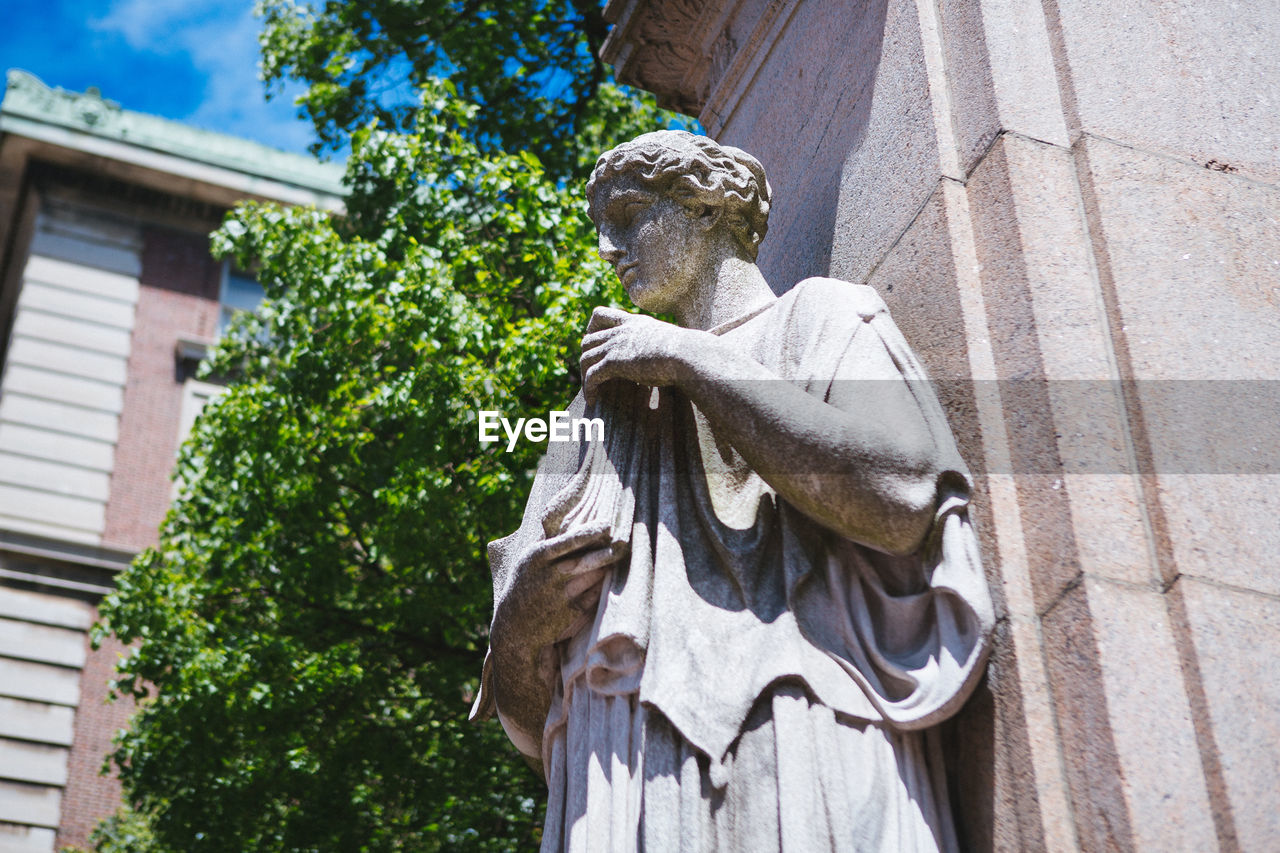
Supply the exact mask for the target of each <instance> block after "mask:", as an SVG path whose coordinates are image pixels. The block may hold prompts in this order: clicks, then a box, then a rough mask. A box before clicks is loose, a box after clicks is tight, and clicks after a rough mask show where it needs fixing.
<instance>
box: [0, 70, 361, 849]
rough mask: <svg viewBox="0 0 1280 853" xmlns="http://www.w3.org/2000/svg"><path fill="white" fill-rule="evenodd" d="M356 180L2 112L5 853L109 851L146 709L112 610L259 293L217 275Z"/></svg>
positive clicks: (230, 151)
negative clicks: (119, 766)
mask: <svg viewBox="0 0 1280 853" xmlns="http://www.w3.org/2000/svg"><path fill="white" fill-rule="evenodd" d="M341 175H342V169H341V167H340V166H335V165H331V164H323V163H319V162H317V161H314V160H311V159H309V158H306V157H302V156H299V155H293V154H287V153H285V152H281V151H276V150H274V149H270V148H267V147H265V146H261V145H258V144H256V143H251V142H248V141H245V140H241V139H236V138H233V137H229V136H225V135H221V134H216V133H210V132H207V131H201V130H197V129H194V128H191V127H188V126H185V125H182V124H179V123H176V122H171V121H166V120H163V119H159V118H156V117H153V116H148V115H143V114H139V113H134V112H130V111H128V110H124V109H121V108H120V107H119V106H118V105H117V104H114V103H112V102H110V101H107V100H104V99H103V98H102V97H100V96H99V95H98V94H97V93H95V92H92V91H91V92H89V93H85V94H76V93H69V92H65V91H62V90H53V89H50V88H48V87H46V86H45V85H44V84H43V83H41V82H40V81H39V80H37V79H36V78H34V77H32V76H31V75H29V74H26V73H24V72H19V71H11V72H9V76H8V86H7V89H6V92H5V96H4V101H3V104H2V105H0V851H3V853H36V851H39V852H40V853H49V851H53V850H55V849H59V848H61V847H63V846H87V840H88V835H89V832H90V831H91V830H92V829H93V827H94V826H95V825H96V823H97V821H98V820H99V819H101V818H102V817H105V816H107V815H109V814H111V813H112V812H114V811H115V809H116V808H117V806H118V805H119V802H120V789H119V785H118V783H117V782H115V780H114V779H112V778H111V777H110V776H103V775H101V774H100V772H99V771H100V769H101V768H102V765H103V761H104V759H105V756H106V754H107V752H108V750H109V748H110V743H111V737H112V734H113V733H114V732H115V731H116V730H117V729H118V728H120V727H121V726H122V725H123V724H124V722H125V721H126V720H127V718H128V715H129V713H130V710H131V709H130V707H129V705H128V703H125V702H117V703H111V704H108V703H107V702H106V697H107V693H108V681H109V680H110V678H111V676H112V671H113V668H114V664H115V661H116V659H117V657H118V655H120V654H121V653H123V652H124V651H125V650H123V649H121V648H120V647H119V645H118V644H114V643H112V642H110V641H108V642H106V643H104V644H103V645H102V647H101V648H99V649H97V650H94V649H92V648H91V647H90V644H89V634H88V631H89V628H90V626H91V625H92V623H93V622H94V619H95V617H96V607H97V602H98V601H99V600H100V599H101V597H102V596H103V595H104V594H106V593H107V592H109V591H110V589H111V588H112V584H113V579H114V576H115V574H116V573H117V572H119V571H120V570H121V569H123V568H124V567H125V566H127V565H128V563H129V561H130V560H131V559H132V557H133V555H134V554H136V553H137V552H138V551H139V550H140V549H142V548H145V547H147V546H148V545H150V544H152V543H153V542H154V541H155V539H156V531H157V529H158V527H159V524H160V522H161V521H162V519H163V517H164V513H165V511H166V509H167V507H168V504H169V501H170V497H171V490H172V485H171V483H170V481H169V474H170V471H171V469H172V467H173V462H174V460H175V457H176V454H177V448H178V446H179V443H180V442H181V440H182V438H183V437H184V436H185V435H186V433H187V431H188V430H189V428H190V425H191V423H192V421H193V420H194V418H195V416H196V414H197V413H198V411H199V409H200V406H201V405H202V404H203V402H204V401H205V400H207V399H208V398H209V397H210V396H211V395H212V394H214V393H216V392H217V388H216V387H215V386H211V385H208V384H206V383H204V382H201V381H199V380H197V379H196V378H195V376H194V372H195V366H196V364H197V363H198V361H199V359H200V358H201V357H202V355H203V353H204V350H205V348H206V347H207V346H208V344H209V343H211V342H212V340H214V338H215V337H216V335H217V334H218V332H219V329H220V327H221V326H222V324H223V323H224V322H225V319H226V317H227V316H229V314H230V313H231V312H233V311H235V310H238V309H241V308H244V307H249V306H251V305H252V304H253V302H254V300H255V299H256V298H257V294H256V292H255V289H256V285H255V284H254V283H253V282H252V279H249V278H247V277H245V276H243V275H240V274H237V272H236V271H235V270H232V269H229V268H228V267H227V265H226V264H224V263H219V262H216V261H214V260H213V259H212V258H211V257H210V255H209V248H208V234H209V232H210V231H211V230H212V229H213V228H215V227H216V226H217V225H218V224H219V223H220V221H221V219H222V217H223V214H224V213H225V212H226V210H227V209H228V208H229V207H231V206H232V205H234V204H235V203H236V202H238V201H240V200H242V199H263V200H274V201H279V202H283V203H287V204H306V205H315V206H318V207H320V208H322V209H334V210H336V209H338V208H339V207H340V204H341Z"/></svg>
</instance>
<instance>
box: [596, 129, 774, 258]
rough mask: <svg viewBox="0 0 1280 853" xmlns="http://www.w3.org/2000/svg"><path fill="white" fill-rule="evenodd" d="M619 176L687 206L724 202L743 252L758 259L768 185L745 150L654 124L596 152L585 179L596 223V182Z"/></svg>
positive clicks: (721, 204)
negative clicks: (654, 128) (597, 156)
mask: <svg viewBox="0 0 1280 853" xmlns="http://www.w3.org/2000/svg"><path fill="white" fill-rule="evenodd" d="M621 176H628V177H634V178H636V179H637V180H638V181H639V182H640V183H641V184H642V185H643V186H645V187H646V188H647V189H650V190H652V191H654V192H656V193H658V194H659V195H664V196H667V197H668V198H672V199H674V200H675V201H677V202H679V203H680V204H681V205H683V206H684V207H685V208H686V209H688V210H693V211H700V210H701V209H705V208H715V209H720V208H723V209H724V212H725V214H726V221H727V223H728V225H729V228H730V230H731V231H732V233H733V236H734V238H735V239H737V241H738V243H739V244H741V246H742V248H743V250H744V251H745V252H746V253H747V257H748V258H750V259H751V260H753V261H754V260H755V259H756V254H757V252H758V251H759V249H760V241H762V240H763V239H764V235H765V232H766V231H768V230H769V199H770V197H771V196H772V192H773V191H772V189H770V187H769V181H768V179H766V178H765V175H764V166H761V165H760V161H759V160H757V159H756V158H754V157H752V156H751V155H750V154H748V153H747V152H745V151H742V150H740V149H738V148H733V147H731V146H728V145H720V144H719V143H717V142H716V141H715V140H713V139H709V138H707V137H705V136H695V135H694V134H692V133H687V132H686V131H683V130H658V131H654V132H653V133H646V134H644V135H643V136H638V137H636V138H635V139H633V140H631V141H630V142H624V143H622V144H621V145H619V146H618V147H616V148H613V149H610V150H609V151H606V152H604V153H603V154H601V155H600V159H599V160H597V161H596V167H595V170H594V171H592V173H591V179H590V180H589V181H587V204H588V212H589V213H590V215H591V221H593V222H595V223H596V224H597V225H599V224H600V216H601V211H600V209H599V208H598V207H597V206H596V199H597V197H598V195H599V193H600V188H601V187H603V186H604V185H605V184H608V183H610V182H611V181H613V180H615V179H616V178H618V177H621Z"/></svg>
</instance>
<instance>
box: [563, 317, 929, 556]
mask: <svg viewBox="0 0 1280 853" xmlns="http://www.w3.org/2000/svg"><path fill="white" fill-rule="evenodd" d="M601 314H604V317H603V319H600V320H596V319H593V324H592V325H593V327H594V328H596V329H597V330H596V331H595V332H593V333H590V334H588V336H587V337H586V338H585V339H584V341H583V349H584V355H583V370H584V388H585V390H586V391H587V392H588V393H592V392H594V390H595V388H596V387H598V385H599V384H600V383H602V382H604V381H608V380H610V379H630V380H631V381H633V382H639V383H642V384H648V385H669V386H674V387H676V388H678V389H679V390H680V391H682V392H683V393H684V394H685V395H686V396H688V397H689V398H690V399H691V400H692V401H693V403H694V404H695V405H696V406H697V407H698V409H699V410H700V411H701V412H702V413H703V414H704V415H705V416H706V417H707V419H708V421H709V422H710V423H711V426H712V428H713V430H714V431H715V433H716V435H717V436H720V437H722V438H723V439H725V440H727V441H728V442H729V443H730V444H731V445H732V446H733V447H734V448H735V449H736V450H737V451H738V452H739V453H740V454H742V456H743V457H744V458H745V459H746V460H747V462H748V463H750V464H751V466H752V468H754V469H755V471H756V472H757V473H759V474H760V476H761V477H762V478H764V480H765V481H766V482H767V483H769V485H770V486H772V487H773V488H774V489H775V490H777V492H778V494H779V495H781V496H782V497H783V498H784V499H786V500H787V501H788V502H789V503H790V504H791V505H792V506H794V507H796V508H797V509H799V510H800V511H801V512H803V513H805V514H806V515H808V516H809V517H810V518H812V519H814V520H815V521H817V522H818V523H819V524H821V525H823V526H824V527H826V528H828V529H829V530H832V531H834V532H835V533H837V534H839V535H841V536H844V537H846V538H849V539H852V540H854V541H856V542H861V543H863V544H866V545H869V546H871V547H873V548H876V549H878V550H882V551H886V552H888V553H892V554H905V553H911V552H913V551H915V550H916V549H917V548H918V547H919V545H920V543H921V542H922V541H923V539H924V537H925V535H926V534H927V533H928V531H929V528H930V525H931V524H932V522H933V514H934V509H935V503H936V489H937V482H938V478H939V476H940V474H941V468H942V462H941V454H940V452H939V448H937V447H936V445H935V442H934V440H933V437H932V434H931V432H930V429H929V425H928V423H927V421H926V420H925V416H924V414H923V413H922V412H921V410H920V407H919V404H918V403H917V402H916V400H915V398H914V397H913V395H912V394H911V391H910V388H909V387H908V386H907V383H906V382H905V381H904V380H903V377H902V375H901V374H900V373H899V372H898V371H897V369H896V368H895V367H894V366H893V365H892V361H891V359H890V358H889V356H888V353H887V352H885V350H884V347H883V345H880V346H876V345H877V344H879V343H880V342H879V341H878V340H876V341H873V342H872V344H871V345H870V346H866V347H863V348H861V350H860V351H859V353H858V356H860V357H862V358H864V359H866V360H869V362H870V363H866V364H862V365H857V367H858V370H857V375H858V376H859V377H860V378H865V379H866V380H867V381H866V382H853V383H849V384H850V385H851V386H852V388H851V389H847V390H846V393H843V394H841V395H838V399H837V398H836V397H834V396H833V399H836V401H837V405H833V404H832V403H831V402H827V401H825V400H823V399H820V398H819V397H817V396H814V395H812V394H809V393H807V392H806V391H805V390H803V389H802V388H800V387H798V386H797V385H795V384H793V383H792V382H789V381H785V380H784V379H782V378H781V377H779V376H777V375H776V374H774V373H772V372H771V371H770V370H768V369H767V368H765V367H764V366H763V365H761V364H759V363H758V362H756V361H755V360H753V359H752V358H750V356H748V355H747V354H746V353H744V352H742V351H741V350H739V349H737V348H735V347H734V346H733V345H732V343H731V342H729V341H726V340H724V339H722V338H719V337H717V336H715V335H712V334H709V333H707V332H701V331H697V330H693V329H684V328H681V327H679V326H673V325H671V324H669V323H663V322H662V321H659V320H656V319H654V318H652V317H645V316H642V315H634V314H628V313H626V312H622V311H613V310H612V309H609V310H608V311H607V312H599V313H598V315H597V316H600V315H601ZM870 334H872V335H874V332H872V333H870ZM831 367H832V369H833V371H834V370H835V369H836V368H835V365H832V366H831ZM833 375H834V374H833Z"/></svg>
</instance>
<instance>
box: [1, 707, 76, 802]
mask: <svg viewBox="0 0 1280 853" xmlns="http://www.w3.org/2000/svg"><path fill="white" fill-rule="evenodd" d="M74 713H75V712H74V711H73V710H72V709H71V708H64V707H61V706H58V705H46V704H44V703H43V702H27V701H24V700H21V699H6V698H2V697H0V737H9V738H15V739H17V740H25V741H30V742H32V743H46V744H54V745H57V746H70V744H71V723H72V720H73V719H74ZM0 820H3V818H0Z"/></svg>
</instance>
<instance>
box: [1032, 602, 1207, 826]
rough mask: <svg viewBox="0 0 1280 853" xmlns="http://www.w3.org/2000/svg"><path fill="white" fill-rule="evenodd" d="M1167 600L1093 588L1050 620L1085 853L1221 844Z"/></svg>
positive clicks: (1053, 674)
mask: <svg viewBox="0 0 1280 853" xmlns="http://www.w3.org/2000/svg"><path fill="white" fill-rule="evenodd" d="M1177 629H1178V628H1177V626H1173V625H1171V623H1170V619H1169V614H1168V609H1167V606H1166V602H1165V600H1164V597H1163V596H1162V595H1161V594H1160V593H1159V592H1158V591H1156V590H1154V589H1151V590H1148V589H1141V588H1136V587H1133V586H1130V585H1125V584H1118V583H1114V582H1111V581H1108V580H1103V579H1099V578H1092V577H1086V578H1085V579H1084V581H1083V583H1082V584H1081V585H1080V586H1077V587H1075V588H1074V589H1072V590H1071V591H1070V592H1068V593H1067V594H1066V595H1065V596H1064V597H1063V599H1062V601H1061V602H1060V603H1059V604H1058V605H1057V606H1056V607H1055V608H1054V609H1053V610H1052V611H1050V612H1049V613H1047V614H1046V615H1045V618H1044V633H1045V645H1046V648H1047V653H1048V657H1049V667H1050V678H1051V680H1052V683H1053V690H1054V695H1055V700H1056V702H1057V710H1058V718H1059V721H1060V724H1061V728H1062V739H1063V755H1064V758H1065V759H1066V762H1067V774H1068V778H1069V779H1070V783H1071V789H1072V801H1073V806H1074V809H1075V813H1076V831H1077V833H1078V834H1079V842H1080V846H1081V847H1082V848H1083V849H1085V850H1109V849H1117V848H1118V849H1136V850H1213V849H1217V837H1216V835H1215V831H1214V824H1213V820H1212V817H1211V814H1210V809H1209V798H1208V792H1207V789H1206V784H1205V778H1204V768H1203V766H1202V763H1201V760H1200V753H1199V746H1198V743H1197V740H1196V733H1195V729H1194V726H1193V725H1192V719H1191V708H1190V705H1189V703H1188V700H1187V696H1186V692H1185V688H1184V678H1183V671H1182V665H1181V660H1180V657H1179V654H1178V649H1177V646H1176V643H1175V638H1174V636H1173V631H1174V630H1177Z"/></svg>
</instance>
